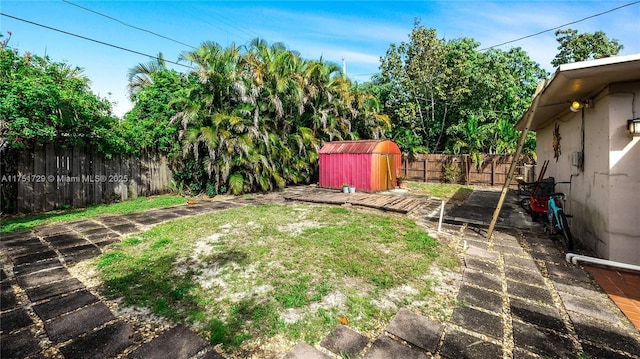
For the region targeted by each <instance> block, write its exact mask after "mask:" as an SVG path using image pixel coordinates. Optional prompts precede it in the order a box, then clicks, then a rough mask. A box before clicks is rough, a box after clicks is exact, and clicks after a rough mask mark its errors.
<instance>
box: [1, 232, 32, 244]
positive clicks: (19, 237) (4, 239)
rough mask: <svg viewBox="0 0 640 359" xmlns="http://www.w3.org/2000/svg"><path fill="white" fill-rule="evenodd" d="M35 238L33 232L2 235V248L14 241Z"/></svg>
mask: <svg viewBox="0 0 640 359" xmlns="http://www.w3.org/2000/svg"><path fill="white" fill-rule="evenodd" d="M31 237H33V233H32V232H31V231H20V232H13V233H0V246H2V245H3V244H6V243H11V242H14V241H19V240H24V239H28V238H31Z"/></svg>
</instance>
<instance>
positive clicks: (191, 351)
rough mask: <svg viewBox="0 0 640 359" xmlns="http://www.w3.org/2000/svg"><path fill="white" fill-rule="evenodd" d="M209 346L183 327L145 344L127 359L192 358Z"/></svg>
mask: <svg viewBox="0 0 640 359" xmlns="http://www.w3.org/2000/svg"><path fill="white" fill-rule="evenodd" d="M206 346H207V342H206V341H204V340H203V339H202V338H200V337H199V336H198V334H196V333H195V332H193V331H192V330H190V329H188V328H187V327H185V326H183V325H178V326H176V327H173V328H171V329H169V330H167V331H166V332H164V333H162V334H161V335H160V336H158V337H157V338H155V339H153V340H152V341H150V342H147V343H145V344H143V345H142V346H140V347H138V348H137V349H136V350H134V351H133V352H131V354H129V355H128V356H127V357H128V358H135V359H145V358H176V359H180V358H190V357H192V356H194V355H195V354H197V353H198V352H199V351H200V350H202V349H204V348H205V347H206Z"/></svg>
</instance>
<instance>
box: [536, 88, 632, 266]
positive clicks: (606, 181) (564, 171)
mask: <svg viewBox="0 0 640 359" xmlns="http://www.w3.org/2000/svg"><path fill="white" fill-rule="evenodd" d="M634 94H635V101H634ZM632 102H633V103H634V106H635V116H636V117H640V83H632V84H624V85H612V86H610V87H609V88H607V89H605V90H604V91H602V92H601V93H600V94H598V95H597V96H596V97H595V99H594V104H593V105H594V106H593V108H585V109H584V110H583V111H584V112H583V111H579V112H577V113H573V112H570V111H568V104H567V111H566V112H565V113H563V114H561V115H560V116H559V117H557V118H555V119H551V120H550V121H549V122H548V123H547V124H545V126H544V127H543V128H539V129H538V130H537V131H536V140H537V154H538V163H540V164H541V163H543V161H544V160H549V167H548V169H547V173H546V175H545V177H555V179H556V182H569V183H566V184H565V183H559V184H558V185H557V186H556V191H558V192H564V193H566V194H567V196H568V202H567V206H566V212H567V213H568V214H571V215H573V217H572V218H571V219H570V224H571V229H572V233H573V234H574V236H575V237H576V238H577V239H578V241H579V242H581V244H582V245H584V246H585V247H588V248H590V249H592V250H593V251H594V252H595V253H596V254H597V255H598V256H599V257H602V258H605V259H610V260H615V261H621V262H625V263H632V264H637V265H640V195H639V193H640V143H639V142H640V137H636V138H632V137H631V136H629V135H628V134H627V132H626V121H627V119H630V118H632V117H631V116H632V115H633V114H632V112H631V108H632ZM583 115H584V120H583ZM556 124H558V125H559V132H560V136H561V139H560V146H561V148H560V149H561V152H562V153H561V154H560V156H559V158H558V160H557V161H556V160H555V159H554V150H553V145H552V143H553V133H554V128H555V125H556ZM583 127H584V165H583V168H582V169H580V168H578V167H574V166H572V165H571V157H572V153H573V152H578V151H581V150H582V146H583V141H582V136H583V134H582V128H583Z"/></svg>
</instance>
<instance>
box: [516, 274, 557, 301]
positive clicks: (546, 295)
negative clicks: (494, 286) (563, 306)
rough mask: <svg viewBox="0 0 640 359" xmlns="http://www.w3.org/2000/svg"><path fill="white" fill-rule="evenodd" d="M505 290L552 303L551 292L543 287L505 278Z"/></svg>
mask: <svg viewBox="0 0 640 359" xmlns="http://www.w3.org/2000/svg"><path fill="white" fill-rule="evenodd" d="M507 292H508V293H509V295H513V296H517V297H520V298H525V299H530V300H533V301H537V302H540V303H542V304H547V305H553V298H552V297H551V293H550V292H549V291H548V290H547V289H545V288H541V287H536V286H532V285H528V284H524V283H520V282H516V281H512V280H507Z"/></svg>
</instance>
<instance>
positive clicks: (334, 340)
mask: <svg viewBox="0 0 640 359" xmlns="http://www.w3.org/2000/svg"><path fill="white" fill-rule="evenodd" d="M498 196H499V192H498V191H495V190H486V191H482V190H481V191H475V192H474V195H472V197H471V198H470V199H469V201H468V203H469V206H467V205H466V204H465V205H464V206H462V207H459V208H453V209H452V210H451V211H450V212H449V213H448V216H447V218H448V219H449V221H451V222H453V223H457V224H459V226H456V227H453V229H454V230H458V229H460V239H461V240H462V241H464V243H466V245H467V248H466V251H465V255H464V265H465V268H464V272H463V277H462V282H461V284H460V289H459V292H458V296H457V303H459V304H458V305H457V306H456V307H455V308H454V311H453V315H452V317H451V319H450V320H449V321H447V322H444V323H439V322H435V321H433V320H431V319H429V318H427V317H425V316H421V315H418V314H416V313H413V312H411V311H409V310H406V309H401V310H400V311H399V312H398V314H397V315H396V316H395V317H394V318H393V320H392V321H391V322H390V323H389V324H388V326H387V327H386V329H385V333H384V334H382V335H380V336H379V337H377V338H372V339H369V338H367V337H365V336H363V335H361V334H359V333H357V332H356V331H354V330H352V329H350V328H347V327H345V326H342V325H339V326H338V327H337V328H336V329H335V330H334V332H332V333H331V334H330V335H329V336H327V337H326V338H325V339H324V340H323V341H321V343H320V344H319V345H318V346H317V348H314V347H311V346H309V345H307V344H304V343H301V344H299V345H298V346H296V347H295V348H294V349H293V350H292V351H291V352H290V353H289V354H288V355H287V356H286V358H288V359H302V358H316V357H317V358H328V357H331V356H334V357H339V355H342V354H344V353H347V354H349V356H350V357H352V358H366V359H373V358H429V357H440V358H449V359H457V358H540V357H542V358H579V357H580V358H638V357H640V333H639V332H638V330H637V329H636V328H635V327H634V326H633V325H632V324H631V323H630V322H629V320H628V319H627V318H625V316H624V315H623V314H622V313H621V312H620V310H619V309H618V308H617V307H616V306H615V305H614V304H613V302H612V301H611V300H610V299H609V298H608V297H607V295H606V293H605V292H604V291H603V290H602V289H601V288H600V287H599V286H598V285H597V284H596V283H595V282H594V281H593V279H592V278H591V277H590V276H589V275H588V274H587V272H585V270H583V269H582V268H581V267H578V266H574V265H571V264H569V263H567V262H566V261H565V257H564V253H563V252H562V247H561V246H560V245H559V242H554V241H552V240H550V239H549V237H548V235H546V234H544V233H541V231H540V230H539V229H540V227H539V226H538V225H537V224H534V223H531V222H528V221H527V219H526V218H525V217H524V216H523V213H520V214H521V215H520V216H518V209H519V207H518V204H517V201H516V200H515V199H514V198H511V200H508V201H507V203H506V208H507V211H508V212H507V213H502V214H501V217H500V220H499V222H498V226H497V228H499V229H498V230H497V231H496V232H495V234H494V236H493V238H492V239H491V240H490V241H487V239H486V232H485V230H484V229H483V228H484V227H483V226H484V225H486V224H488V223H489V221H490V219H491V215H492V214H493V208H494V207H495V203H497V199H498ZM431 207H433V206H431ZM426 212H427V213H429V211H426ZM514 227H518V228H514ZM450 228H451V227H450Z"/></svg>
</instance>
